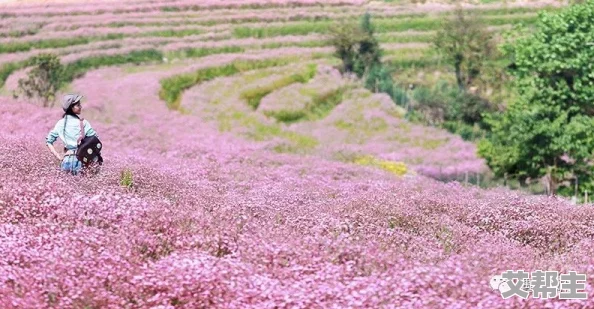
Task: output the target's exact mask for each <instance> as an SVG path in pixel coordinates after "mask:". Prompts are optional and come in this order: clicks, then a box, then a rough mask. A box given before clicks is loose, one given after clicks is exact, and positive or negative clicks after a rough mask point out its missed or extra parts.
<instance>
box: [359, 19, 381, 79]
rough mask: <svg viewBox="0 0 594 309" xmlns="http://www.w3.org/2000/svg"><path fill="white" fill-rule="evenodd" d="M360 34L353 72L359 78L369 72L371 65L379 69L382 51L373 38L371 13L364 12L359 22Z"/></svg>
mask: <svg viewBox="0 0 594 309" xmlns="http://www.w3.org/2000/svg"><path fill="white" fill-rule="evenodd" d="M360 28H361V32H362V34H363V35H362V36H361V40H360V41H359V42H358V46H359V48H358V50H357V53H356V56H355V63H354V68H353V70H354V72H355V74H357V76H358V77H359V78H361V77H363V76H364V75H367V74H369V71H371V69H372V68H373V67H376V69H377V70H381V68H380V67H381V58H382V52H381V49H380V45H379V42H378V40H377V39H376V38H375V34H374V28H373V24H372V23H371V14H369V12H365V14H364V15H363V17H362V18H361V24H360Z"/></svg>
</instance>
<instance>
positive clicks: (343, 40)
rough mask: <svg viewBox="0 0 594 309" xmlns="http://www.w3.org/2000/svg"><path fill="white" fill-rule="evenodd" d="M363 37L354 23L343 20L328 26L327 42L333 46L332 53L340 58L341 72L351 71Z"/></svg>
mask: <svg viewBox="0 0 594 309" xmlns="http://www.w3.org/2000/svg"><path fill="white" fill-rule="evenodd" d="M364 37H365V34H364V33H363V31H362V30H361V28H360V27H359V26H358V25H356V24H352V23H349V22H344V21H343V22H340V23H337V24H334V25H332V26H331V27H330V39H329V43H330V44H332V46H334V50H335V51H334V55H335V56H336V57H338V58H340V60H342V72H344V73H347V72H353V69H354V66H355V60H356V57H357V51H358V47H359V43H360V42H361V40H363V39H364Z"/></svg>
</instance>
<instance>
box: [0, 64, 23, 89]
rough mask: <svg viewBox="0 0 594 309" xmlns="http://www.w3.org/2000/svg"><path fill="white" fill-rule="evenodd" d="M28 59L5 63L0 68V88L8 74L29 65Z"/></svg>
mask: <svg viewBox="0 0 594 309" xmlns="http://www.w3.org/2000/svg"><path fill="white" fill-rule="evenodd" d="M29 62H30V59H28V60H24V61H19V62H7V63H4V64H2V66H0V87H3V86H4V83H6V80H7V79H8V77H9V76H10V74H12V73H14V72H15V71H17V70H20V69H22V68H25V67H27V66H28V65H29Z"/></svg>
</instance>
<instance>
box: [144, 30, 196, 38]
mask: <svg viewBox="0 0 594 309" xmlns="http://www.w3.org/2000/svg"><path fill="white" fill-rule="evenodd" d="M202 33H204V31H203V30H198V29H182V30H174V29H165V30H159V31H152V32H145V33H142V36H145V37H152V36H158V37H177V38H179V37H184V36H190V35H197V34H202Z"/></svg>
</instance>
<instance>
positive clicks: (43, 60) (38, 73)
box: [13, 54, 64, 107]
mask: <svg viewBox="0 0 594 309" xmlns="http://www.w3.org/2000/svg"><path fill="white" fill-rule="evenodd" d="M31 65H33V68H32V69H31V71H29V73H27V77H26V78H21V79H19V86H18V89H17V90H16V91H15V92H14V94H13V95H14V96H15V97H18V95H19V94H24V95H25V96H26V97H27V98H29V99H32V98H37V99H40V100H41V101H42V103H43V106H44V107H48V106H53V102H54V100H55V97H56V92H57V91H58V89H59V88H60V86H61V84H62V75H63V72H64V67H63V66H62V64H61V63H60V58H58V56H56V55H54V54H40V55H38V56H35V57H33V58H32V59H31Z"/></svg>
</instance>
